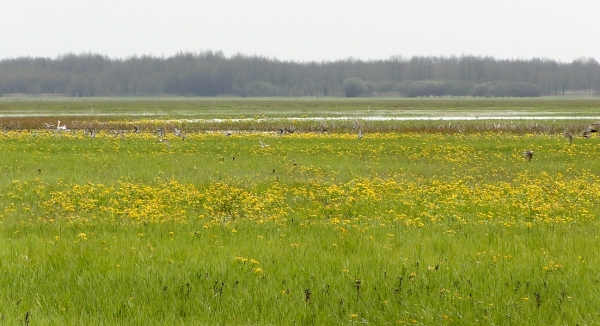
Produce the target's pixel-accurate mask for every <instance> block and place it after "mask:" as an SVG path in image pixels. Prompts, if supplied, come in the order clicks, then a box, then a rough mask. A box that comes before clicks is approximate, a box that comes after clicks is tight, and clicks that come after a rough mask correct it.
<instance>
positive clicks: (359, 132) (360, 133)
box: [358, 129, 363, 139]
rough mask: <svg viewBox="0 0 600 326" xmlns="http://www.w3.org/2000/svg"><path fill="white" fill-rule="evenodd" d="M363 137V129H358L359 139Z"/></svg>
mask: <svg viewBox="0 0 600 326" xmlns="http://www.w3.org/2000/svg"><path fill="white" fill-rule="evenodd" d="M362 137H363V133H362V129H358V139H361V138H362Z"/></svg>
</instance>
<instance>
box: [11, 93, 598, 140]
mask: <svg viewBox="0 0 600 326" xmlns="http://www.w3.org/2000/svg"><path fill="white" fill-rule="evenodd" d="M494 118H496V119H494ZM215 119H218V121H217V120H215ZM386 119H389V120H386ZM391 119H399V120H403V119H407V121H394V120H391ZM439 119H443V121H444V122H443V123H442V120H439ZM499 119H502V120H499ZM506 119H508V120H506ZM541 119H546V120H541ZM596 119H600V99H598V98H560V97H557V98H523V99H521V98H419V99H410V98H390V99H387V98H385V99H381V98H356V99H347V98H340V99H331V98H328V99H318V98H266V99H262V98H166V99H165V98H125V99H123V98H83V99H80V98H48V99H33V100H32V99H14V98H0V126H1V127H2V128H3V129H5V130H24V129H44V123H51V124H56V122H57V121H58V120H61V122H62V124H63V125H67V126H68V127H69V129H87V128H96V129H102V130H115V129H132V127H133V125H136V126H138V127H139V128H141V129H143V130H145V131H151V130H153V129H155V128H156V127H158V126H161V125H162V126H169V127H177V128H185V129H186V130H187V131H194V132H204V131H222V130H239V131H250V132H254V131H277V130H279V129H280V128H293V129H297V130H299V131H307V132H318V131H322V130H323V129H327V130H328V131H329V132H341V133H347V132H354V129H356V127H357V125H360V126H361V128H363V129H365V130H366V131H369V132H410V131H414V132H443V133H447V132H450V133H452V132H456V130H464V131H465V132H483V131H494V132H498V131H506V132H511V133H523V132H546V133H548V132H551V133H555V132H562V131H564V130H572V131H577V130H580V129H582V128H585V126H587V125H588V124H589V123H591V122H593V121H595V120H596ZM457 122H458V123H462V125H460V126H458V125H457Z"/></svg>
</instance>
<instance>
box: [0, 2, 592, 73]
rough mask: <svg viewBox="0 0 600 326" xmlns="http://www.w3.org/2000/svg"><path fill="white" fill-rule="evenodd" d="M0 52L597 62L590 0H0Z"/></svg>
mask: <svg viewBox="0 0 600 326" xmlns="http://www.w3.org/2000/svg"><path fill="white" fill-rule="evenodd" d="M0 4H1V7H0V8H1V9H0V21H1V22H2V24H1V26H2V27H1V28H0V44H1V45H0V59H4V58H15V57H19V56H32V57H39V56H42V57H51V58H55V57H56V56H58V55H61V54H65V53H77V54H79V53H83V52H86V53H87V52H93V53H100V54H105V55H108V56H109V57H111V58H127V57H130V56H133V55H138V56H139V55H154V56H165V57H168V56H171V55H174V54H176V53H177V52H178V51H184V52H188V51H189V52H200V51H205V50H213V51H219V50H221V51H223V52H224V53H225V55H226V56H228V57H229V56H232V55H234V54H236V53H243V54H247V55H254V54H258V55H263V56H265V57H269V58H277V59H279V60H293V61H321V60H338V59H345V58H348V57H353V58H356V59H364V60H368V59H387V58H389V57H390V56H392V55H402V56H403V57H411V56H413V55H424V56H440V55H444V56H449V55H456V56H460V55H462V54H467V55H481V56H486V55H489V56H493V57H495V58H498V59H530V58H533V57H538V58H550V59H555V60H559V61H563V62H571V61H572V60H573V59H576V58H579V57H582V56H585V57H593V58H595V59H596V60H598V61H600V41H599V40H598V36H600V18H599V15H600V1H592V0H569V1H566V0H565V1H563V0H396V1H392V0H344V1H341V0H303V1H291V0H290V1H285V0H280V1H276V0H244V1H242V0H240V1H238V0H205V1H191V0H170V1H165V0H77V1H74V0H18V1H17V0H0Z"/></svg>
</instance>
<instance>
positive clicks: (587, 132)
mask: <svg viewBox="0 0 600 326" xmlns="http://www.w3.org/2000/svg"><path fill="white" fill-rule="evenodd" d="M44 125H45V127H46V129H56V130H57V131H66V130H67V126H66V125H61V124H60V120H59V121H58V122H57V123H56V125H53V124H49V123H44ZM599 126H600V122H594V123H592V124H590V125H589V126H588V127H587V128H585V129H584V130H582V131H581V137H583V138H586V139H588V138H590V137H591V136H592V133H597V132H598V127H599ZM321 131H322V132H323V133H326V132H327V129H326V128H325V127H321ZM133 132H134V133H139V132H140V129H139V128H138V127H137V126H133ZM173 132H174V133H175V135H176V136H177V137H179V138H181V139H182V140H184V141H185V139H186V134H185V133H184V132H182V131H181V130H180V129H177V128H174V129H173ZM459 132H462V130H460V131H459ZM87 133H88V134H89V135H90V137H91V138H94V137H96V130H95V129H93V128H88V129H87ZM113 133H114V134H115V137H121V139H122V140H123V139H125V132H124V131H123V130H114V131H113ZM286 133H288V134H292V133H294V129H290V128H280V129H279V132H278V134H279V135H285V134H286ZM156 134H157V136H158V142H160V143H163V144H165V145H166V146H167V147H171V144H170V143H169V141H168V140H167V138H166V135H167V130H166V129H165V128H158V129H157V130H156ZM223 134H224V135H225V136H231V135H232V134H233V132H232V131H224V132H223ZM563 137H564V138H566V139H567V140H568V141H569V144H573V137H574V136H573V133H571V132H569V131H567V130H565V131H564V133H563ZM362 138H363V131H362V128H360V127H359V128H358V139H362ZM259 144H260V146H261V147H262V148H267V147H269V145H268V144H265V143H263V141H262V140H260V141H259ZM523 158H525V160H526V161H527V162H531V159H533V151H532V150H526V151H524V152H523Z"/></svg>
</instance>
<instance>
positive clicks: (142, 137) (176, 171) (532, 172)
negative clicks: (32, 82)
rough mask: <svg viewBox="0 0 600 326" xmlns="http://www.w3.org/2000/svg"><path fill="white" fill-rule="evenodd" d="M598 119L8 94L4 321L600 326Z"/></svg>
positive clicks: (568, 112) (530, 107) (1, 166)
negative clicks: (58, 125)
mask: <svg viewBox="0 0 600 326" xmlns="http://www.w3.org/2000/svg"><path fill="white" fill-rule="evenodd" d="M211 103H212V104H211ZM599 104H600V101H598V100H595V99H558V98H556V99H554V98H553V99H400V100H399V99H384V100H378V99H375V100H371V99H357V100H341V99H340V100H316V99H312V100H311V99H214V100H213V99H190V100H185V99H164V100H161V99H127V100H121V99H85V100H75V99H59V100H39V101H35V100H8V99H2V100H0V112H1V113H2V114H4V116H2V118H0V124H1V126H2V127H3V131H2V132H1V133H0V150H1V152H2V154H3V155H1V156H0V261H1V264H0V273H1V274H2V276H3V277H2V278H1V279H0V283H1V284H0V285H1V286H0V320H2V322H3V323H6V324H9V325H14V324H21V325H65V324H67V325H68V324H84V325H90V324H96V325H176V324H181V325H233V324H235V325H297V324H298V325H338V324H342V325H344V324H374V325H397V324H400V325H402V324H407V325H440V324H457V325H470V324H492V325H510V324H515V325H523V324H536V325H565V324H569V325H575V324H579V325H593V324H596V323H598V322H597V320H599V317H600V316H599V315H600V313H598V309H597V303H598V302H600V295H599V294H598V291H595V289H596V288H597V286H598V282H600V277H599V276H598V275H600V273H599V272H600V256H599V255H598V254H597V250H596V248H597V247H598V245H600V238H599V236H598V231H599V226H600V224H599V222H598V218H599V217H600V206H599V204H600V176H599V175H598V171H600V163H599V162H598V160H597V158H598V157H599V155H600V139H599V138H598V136H596V134H595V133H592V136H591V137H590V138H584V137H581V136H580V132H581V130H584V129H585V128H588V127H589V124H590V123H592V122H594V121H593V120H592V121H588V120H585V119H583V120H582V119H578V117H587V116H592V117H593V116H595V115H596V114H597V111H596V109H597V107H598V105H599ZM153 105H154V106H153ZM265 107H266V109H265ZM92 108H93V109H94V111H93V113H92ZM410 112H412V113H410ZM423 112H425V113H423ZM509 112H512V113H514V114H517V115H519V116H536V117H537V116H561V117H563V116H567V117H572V119H560V120H528V119H515V120H514V121H511V120H487V119H483V117H485V115H486V114H487V115H489V116H500V115H503V114H507V113H509ZM412 114H414V115H415V116H429V115H431V116H436V115H440V116H447V117H456V116H467V117H472V116H481V117H482V119H481V120H468V121H461V120H458V119H454V120H451V121H446V120H442V121H440V120H433V121H431V120H428V121H383V120H382V121H371V120H368V119H366V117H369V116H394V117H406V116H411V115H412ZM336 116H337V117H348V119H345V118H344V119H341V120H326V119H319V118H322V117H336ZM290 117H297V118H300V117H314V118H316V119H312V120H289V119H287V120H284V119H280V118H290ZM214 118H219V119H225V120H224V121H220V120H219V121H215V120H210V119H214ZM240 118H243V119H242V120H236V119H240ZM247 118H249V119H247ZM56 120H64V121H63V123H65V124H66V125H67V127H68V130H64V131H59V130H56V129H55V128H46V126H45V125H44V123H55V121H56ZM134 126H135V127H137V128H138V131H139V132H138V133H136V132H134ZM157 129H163V130H165V131H166V134H164V135H162V136H159V135H157V133H156V130H157ZM280 129H284V130H285V131H286V132H285V133H284V134H280V131H279V130H280ZM119 130H120V131H122V133H119ZM359 130H360V131H361V134H362V138H359V137H358V131H359ZM565 130H567V131H570V132H572V133H573V134H574V135H575V137H574V139H573V143H572V144H570V143H569V141H568V139H566V138H565V137H563V132H564V131H565ZM90 131H94V136H93V137H92V134H90ZM178 131H179V132H178ZM290 131H293V132H290ZM159 140H160V141H159ZM526 150H531V151H533V153H534V154H533V158H532V160H531V161H530V162H527V161H526V160H525V158H524V157H523V152H524V151H526Z"/></svg>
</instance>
